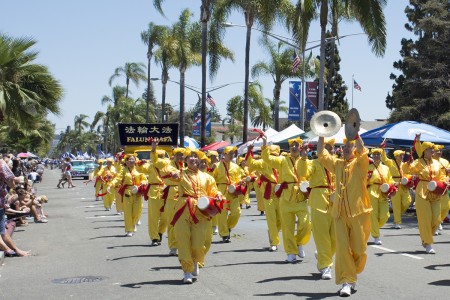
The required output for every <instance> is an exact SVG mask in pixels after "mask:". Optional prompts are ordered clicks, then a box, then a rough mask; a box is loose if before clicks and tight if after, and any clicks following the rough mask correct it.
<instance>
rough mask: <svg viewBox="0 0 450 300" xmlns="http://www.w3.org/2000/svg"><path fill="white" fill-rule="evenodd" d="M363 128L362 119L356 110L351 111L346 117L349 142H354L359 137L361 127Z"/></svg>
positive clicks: (346, 132) (346, 133)
mask: <svg viewBox="0 0 450 300" xmlns="http://www.w3.org/2000/svg"><path fill="white" fill-rule="evenodd" d="M360 126H361V118H360V117H359V112H358V110H357V109H356V108H352V109H350V110H349V112H348V113H347V115H346V116H345V136H346V137H347V140H349V141H353V140H354V139H356V137H357V136H358V132H359V127H360Z"/></svg>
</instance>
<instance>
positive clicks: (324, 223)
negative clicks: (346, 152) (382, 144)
mask: <svg viewBox="0 0 450 300" xmlns="http://www.w3.org/2000/svg"><path fill="white" fill-rule="evenodd" d="M334 143H335V140H334V139H326V140H325V149H326V150H327V151H328V152H329V153H330V154H331V155H333V154H334ZM305 148H306V147H305ZM301 156H302V159H301V160H300V163H299V166H300V167H299V172H300V177H302V178H306V179H307V180H308V181H309V187H310V189H311V190H310V193H309V199H308V202H309V206H310V207H311V226H312V234H313V238H314V242H315V244H316V249H317V254H316V257H317V269H318V270H319V272H320V273H321V276H322V279H331V277H332V275H331V268H332V266H333V256H334V253H335V252H336V238H335V232H334V220H333V216H332V215H331V211H332V209H333V201H332V197H333V192H334V176H333V175H332V174H331V172H329V171H328V170H327V169H325V168H324V167H323V165H321V163H320V162H319V160H318V159H313V160H309V161H308V160H306V156H307V152H306V151H304V150H302V152H301Z"/></svg>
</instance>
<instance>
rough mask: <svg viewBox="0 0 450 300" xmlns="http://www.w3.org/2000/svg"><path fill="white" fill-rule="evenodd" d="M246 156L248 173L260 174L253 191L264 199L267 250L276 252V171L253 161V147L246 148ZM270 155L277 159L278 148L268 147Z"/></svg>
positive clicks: (279, 223) (267, 165) (278, 215)
mask: <svg viewBox="0 0 450 300" xmlns="http://www.w3.org/2000/svg"><path fill="white" fill-rule="evenodd" d="M247 149H248V152H247V155H246V157H245V158H246V161H247V165H248V166H249V169H250V171H255V172H258V173H259V174H260V176H259V178H258V180H257V181H255V182H256V185H255V191H256V190H259V193H260V194H261V197H263V198H264V211H265V213H266V221H267V228H268V230H269V250H270V251H276V250H278V246H279V245H280V236H279V232H280V230H281V215H280V199H279V198H278V197H277V196H276V195H275V186H276V185H277V184H278V171H277V169H275V168H271V167H270V165H269V164H265V163H264V161H263V160H262V159H258V160H257V159H253V153H252V149H253V145H250V146H248V148H247ZM269 151H270V155H272V156H275V157H278V156H279V155H280V146H277V145H270V146H269Z"/></svg>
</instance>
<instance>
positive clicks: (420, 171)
mask: <svg viewBox="0 0 450 300" xmlns="http://www.w3.org/2000/svg"><path fill="white" fill-rule="evenodd" d="M433 146H434V145H433V143H430V142H423V143H421V142H420V134H419V135H417V136H416V142H415V147H416V152H417V155H418V157H419V158H418V159H416V160H414V162H413V163H412V164H411V168H410V173H411V174H412V175H416V176H418V178H419V183H418V184H417V187H416V199H415V201H416V213H417V221H418V225H419V233H420V238H421V240H422V246H423V247H424V248H425V251H426V253H428V254H435V253H436V251H434V249H433V247H432V246H431V245H432V244H433V243H434V240H433V234H434V233H435V232H436V230H437V229H438V228H439V224H440V223H441V202H440V196H439V195H437V194H434V193H432V192H430V191H429V190H428V188H427V187H428V183H429V182H430V181H432V180H434V181H440V182H445V180H446V178H445V175H444V174H443V173H442V172H441V165H440V164H439V162H438V161H437V160H434V159H433V152H434V150H433Z"/></svg>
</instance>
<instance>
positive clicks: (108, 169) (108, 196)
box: [97, 157, 117, 211]
mask: <svg viewBox="0 0 450 300" xmlns="http://www.w3.org/2000/svg"><path fill="white" fill-rule="evenodd" d="M113 162H114V160H113V159H112V158H110V157H108V158H107V159H106V166H104V167H103V168H102V170H101V171H100V172H99V173H98V175H97V177H100V180H101V182H102V191H101V193H102V196H103V206H104V207H105V209H106V210H107V211H109V210H111V206H112V204H113V202H114V200H115V197H116V194H115V191H114V187H112V186H111V182H112V180H113V179H114V177H115V176H116V175H117V172H116V168H114V166H113Z"/></svg>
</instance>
